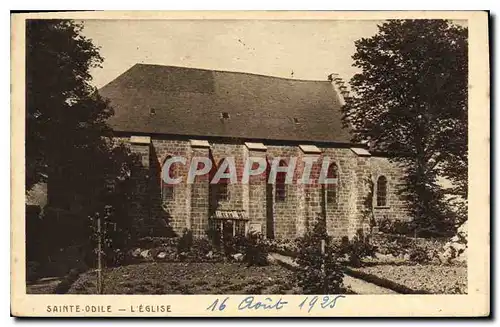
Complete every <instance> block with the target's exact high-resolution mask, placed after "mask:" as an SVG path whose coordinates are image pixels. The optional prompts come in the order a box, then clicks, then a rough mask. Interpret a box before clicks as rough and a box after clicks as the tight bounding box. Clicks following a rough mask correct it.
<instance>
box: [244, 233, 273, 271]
mask: <svg viewBox="0 0 500 327" xmlns="http://www.w3.org/2000/svg"><path fill="white" fill-rule="evenodd" d="M263 239H264V238H263V236H262V234H260V233H249V234H248V235H247V236H246V237H245V242H244V249H243V252H244V254H245V257H244V260H245V262H246V263H247V265H248V266H265V265H267V264H268V261H267V254H268V250H267V246H266V244H265V243H264V242H263Z"/></svg>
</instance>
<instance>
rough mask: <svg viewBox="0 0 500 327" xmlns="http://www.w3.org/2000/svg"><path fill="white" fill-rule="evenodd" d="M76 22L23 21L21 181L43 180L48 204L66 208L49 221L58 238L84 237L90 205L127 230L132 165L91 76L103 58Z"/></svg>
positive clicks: (134, 161) (134, 164)
mask: <svg viewBox="0 0 500 327" xmlns="http://www.w3.org/2000/svg"><path fill="white" fill-rule="evenodd" d="M82 29H83V25H82V24H80V23H76V22H74V21H71V20H28V21H27V23H26V189H27V190H29V189H30V188H31V187H32V186H33V185H34V184H36V183H38V182H40V181H44V182H47V193H48V209H54V208H57V209H64V210H66V211H69V212H72V213H74V214H72V215H71V219H65V223H69V222H70V223H71V224H72V225H71V226H73V227H72V228H69V227H68V228H66V229H65V230H63V229H64V228H63V227H62V225H61V224H60V222H56V223H54V224H55V225H56V226H54V228H55V230H53V231H52V232H53V233H54V234H56V233H58V232H60V234H61V237H59V238H55V239H54V241H55V242H59V243H64V242H63V241H62V240H63V239H64V236H67V237H66V239H67V240H71V241H73V242H74V241H75V240H78V241H81V240H82V239H88V237H89V236H90V234H91V228H90V226H89V221H88V217H93V216H94V215H95V214H96V213H100V215H101V217H108V219H109V222H115V223H118V225H119V226H118V228H122V229H123V230H127V231H128V232H130V228H131V222H130V219H131V218H130V215H129V214H128V213H129V212H130V207H131V205H132V201H131V199H132V198H133V194H134V192H135V185H134V183H133V182H132V181H131V179H130V176H131V175H132V174H133V171H134V170H135V169H136V167H137V166H138V165H137V163H138V161H137V158H136V157H135V156H133V155H132V154H131V153H130V151H129V149H127V148H126V147H125V146H123V145H120V144H117V143H116V142H115V141H114V140H113V138H112V131H111V129H110V128H109V127H108V125H107V123H106V121H107V119H108V118H109V117H110V116H111V115H112V114H113V110H112V108H111V107H110V106H109V104H108V103H107V102H106V101H105V100H104V99H102V98H101V97H100V96H99V94H98V92H97V90H96V88H95V87H94V86H92V84H91V80H92V77H91V75H90V69H91V68H95V67H100V65H101V63H102V62H103V58H102V57H101V56H100V54H99V49H98V48H97V47H96V46H95V45H93V43H92V40H90V39H88V38H86V37H85V36H83V35H82V33H81V32H82ZM50 215H51V210H46V217H45V218H47V219H46V220H47V221H50ZM56 218H57V219H59V220H60V217H59V213H58V214H57V217H56ZM118 218H119V219H118ZM68 221H69V222H68ZM75 226H78V227H75ZM121 235H122V236H123V235H125V234H124V233H122V234H121ZM60 245H63V244H60Z"/></svg>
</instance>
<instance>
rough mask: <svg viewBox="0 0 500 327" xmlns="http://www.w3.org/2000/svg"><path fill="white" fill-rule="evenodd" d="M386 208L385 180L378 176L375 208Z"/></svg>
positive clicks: (383, 177)
mask: <svg viewBox="0 0 500 327" xmlns="http://www.w3.org/2000/svg"><path fill="white" fill-rule="evenodd" d="M385 206H387V178H385V176H380V177H379V178H378V179H377V207H385Z"/></svg>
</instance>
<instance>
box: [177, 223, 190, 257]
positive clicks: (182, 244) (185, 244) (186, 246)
mask: <svg viewBox="0 0 500 327" xmlns="http://www.w3.org/2000/svg"><path fill="white" fill-rule="evenodd" d="M192 246H193V232H192V231H191V230H189V229H184V231H183V232H182V236H181V238H180V239H179V241H178V242H177V253H178V254H179V255H180V254H182V253H184V254H187V253H188V252H189V251H190V250H191V247H192Z"/></svg>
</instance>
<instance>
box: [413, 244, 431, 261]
mask: <svg viewBox="0 0 500 327" xmlns="http://www.w3.org/2000/svg"><path fill="white" fill-rule="evenodd" d="M410 260H411V261H412V262H415V263H420V264H422V263H427V262H429V261H431V257H430V256H429V253H428V252H427V250H426V249H425V248H423V247H420V246H414V247H413V248H412V249H411V250H410Z"/></svg>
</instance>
